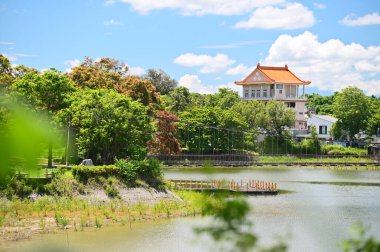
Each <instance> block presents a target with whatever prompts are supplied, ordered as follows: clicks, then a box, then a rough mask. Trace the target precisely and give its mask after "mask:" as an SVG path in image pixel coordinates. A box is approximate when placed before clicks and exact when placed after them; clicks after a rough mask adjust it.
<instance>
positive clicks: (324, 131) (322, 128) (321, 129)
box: [319, 125, 327, 135]
mask: <svg viewBox="0 0 380 252" xmlns="http://www.w3.org/2000/svg"><path fill="white" fill-rule="evenodd" d="M319 134H322V135H326V134H327V126H324V125H323V126H319Z"/></svg>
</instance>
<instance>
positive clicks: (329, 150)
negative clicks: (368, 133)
mask: <svg viewBox="0 0 380 252" xmlns="http://www.w3.org/2000/svg"><path fill="white" fill-rule="evenodd" d="M322 152H323V154H327V155H354V156H362V155H366V154H367V150H365V149H357V148H351V147H343V146H341V145H325V146H323V147H322Z"/></svg>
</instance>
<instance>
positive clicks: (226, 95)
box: [206, 88, 240, 109]
mask: <svg viewBox="0 0 380 252" xmlns="http://www.w3.org/2000/svg"><path fill="white" fill-rule="evenodd" d="M207 98H208V99H207V100H206V106H208V107H220V108H222V109H230V108H231V107H232V106H233V105H235V104H237V103H238V102H239V101H240V96H239V93H238V92H236V91H233V90H232V89H229V88H219V91H218V93H216V94H213V95H209V96H207Z"/></svg>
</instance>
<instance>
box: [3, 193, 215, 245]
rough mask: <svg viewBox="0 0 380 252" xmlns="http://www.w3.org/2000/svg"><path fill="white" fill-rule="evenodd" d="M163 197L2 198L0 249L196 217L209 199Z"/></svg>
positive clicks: (183, 195) (196, 195) (191, 195)
mask: <svg viewBox="0 0 380 252" xmlns="http://www.w3.org/2000/svg"><path fill="white" fill-rule="evenodd" d="M166 194H168V195H170V198H168V199H160V200H158V201H156V202H155V203H153V204H152V202H147V201H145V200H141V199H140V200H139V201H133V202H132V203H129V202H125V201H123V200H120V199H111V200H109V201H103V200H101V199H100V200H97V201H94V199H93V198H90V197H89V198H83V197H82V196H74V197H72V198H54V197H51V196H40V197H39V198H38V199H37V200H35V201H32V200H30V199H23V200H20V199H14V200H8V199H4V198H2V199H0V207H1V210H2V215H0V217H1V219H0V221H1V227H0V247H1V245H2V244H3V243H6V242H15V241H18V240H24V239H33V236H35V235H37V234H41V235H43V234H54V233H56V232H63V231H64V230H73V231H78V232H81V231H86V230H94V229H95V230H96V229H98V228H103V227H105V226H109V225H114V224H121V225H123V226H124V225H125V226H128V225H132V224H133V223H135V222H141V221H154V220H161V219H170V218H179V217H187V216H196V215H199V214H200V213H201V207H200V205H199V204H197V203H196V202H197V201H198V200H200V201H202V200H205V199H206V200H209V196H208V195H206V194H201V193H196V192H184V191H171V190H167V192H166ZM129 197H130V198H133V197H135V198H139V197H140V195H139V194H138V193H134V194H133V193H131V195H129ZM7 207H8V209H6V208H7ZM5 209H6V210H5Z"/></svg>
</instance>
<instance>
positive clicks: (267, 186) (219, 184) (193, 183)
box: [174, 179, 277, 191]
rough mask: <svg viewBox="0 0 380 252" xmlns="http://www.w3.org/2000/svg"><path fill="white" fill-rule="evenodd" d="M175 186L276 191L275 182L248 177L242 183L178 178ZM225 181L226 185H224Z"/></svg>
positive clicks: (182, 187)
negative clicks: (248, 178)
mask: <svg viewBox="0 0 380 252" xmlns="http://www.w3.org/2000/svg"><path fill="white" fill-rule="evenodd" d="M174 183H175V188H176V189H179V190H202V189H227V188H228V189H229V190H231V191H277V184H276V183H272V182H267V181H261V180H253V179H250V180H248V181H247V182H244V183H243V180H240V182H239V181H234V180H231V181H225V180H209V181H203V180H202V181H199V180H184V181H182V180H179V181H175V182H174ZM226 183H227V186H226Z"/></svg>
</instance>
